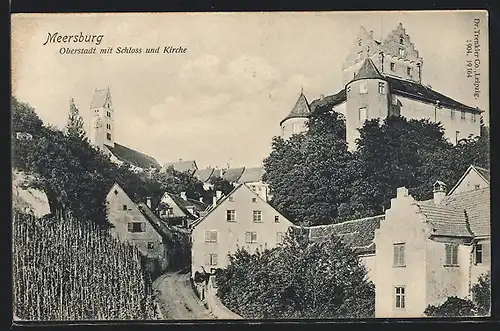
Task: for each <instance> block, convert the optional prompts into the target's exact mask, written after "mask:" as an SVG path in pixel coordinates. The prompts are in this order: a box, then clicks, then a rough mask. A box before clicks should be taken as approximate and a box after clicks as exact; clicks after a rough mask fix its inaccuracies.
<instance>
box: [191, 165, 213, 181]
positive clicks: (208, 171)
mask: <svg viewBox="0 0 500 331" xmlns="http://www.w3.org/2000/svg"><path fill="white" fill-rule="evenodd" d="M213 173H214V169H213V168H205V169H198V170H196V171H195V173H194V177H196V178H197V179H198V180H199V181H200V182H203V183H204V182H208V180H209V179H210V178H211V177H212V174H213Z"/></svg>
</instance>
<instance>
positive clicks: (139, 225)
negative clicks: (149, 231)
mask: <svg viewBox="0 0 500 331" xmlns="http://www.w3.org/2000/svg"><path fill="white" fill-rule="evenodd" d="M145 231H146V223H143V222H129V223H128V232H145Z"/></svg>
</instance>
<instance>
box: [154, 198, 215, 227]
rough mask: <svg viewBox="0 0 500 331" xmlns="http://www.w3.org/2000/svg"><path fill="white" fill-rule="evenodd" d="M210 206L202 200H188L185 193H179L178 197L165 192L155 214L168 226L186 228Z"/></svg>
mask: <svg viewBox="0 0 500 331" xmlns="http://www.w3.org/2000/svg"><path fill="white" fill-rule="evenodd" d="M219 194H220V193H219ZM210 206H211V204H206V203H205V202H203V199H202V198H200V200H199V201H198V200H193V199H190V198H188V197H187V196H186V192H181V194H180V195H176V194H173V193H169V192H165V193H164V194H163V196H162V197H161V199H160V203H159V206H158V211H157V212H158V215H159V217H160V218H161V219H162V220H165V221H166V222H167V223H168V224H169V225H180V226H182V227H185V228H188V227H189V226H190V225H191V223H192V222H193V221H195V220H197V219H198V218H199V217H200V216H201V215H203V212H205V211H206V210H207V209H208V208H209V207H210Z"/></svg>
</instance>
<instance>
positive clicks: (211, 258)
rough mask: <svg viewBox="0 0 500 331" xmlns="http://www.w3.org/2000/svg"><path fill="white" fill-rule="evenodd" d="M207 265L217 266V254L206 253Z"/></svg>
mask: <svg viewBox="0 0 500 331" xmlns="http://www.w3.org/2000/svg"><path fill="white" fill-rule="evenodd" d="M205 265H208V266H216V265H217V254H213V253H211V254H206V255H205Z"/></svg>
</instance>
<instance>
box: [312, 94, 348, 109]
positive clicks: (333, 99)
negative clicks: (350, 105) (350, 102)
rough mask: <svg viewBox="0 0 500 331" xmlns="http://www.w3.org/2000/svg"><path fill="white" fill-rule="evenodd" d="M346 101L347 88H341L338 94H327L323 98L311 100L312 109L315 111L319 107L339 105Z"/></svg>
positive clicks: (329, 107)
mask: <svg viewBox="0 0 500 331" xmlns="http://www.w3.org/2000/svg"><path fill="white" fill-rule="evenodd" d="M345 101H346V94H345V89H342V90H340V91H339V92H337V94H334V95H329V96H326V97H324V98H322V99H316V100H314V101H313V102H311V105H310V108H311V111H315V110H316V109H317V108H320V107H324V106H327V107H328V109H331V108H332V107H334V106H336V105H339V104H341V103H343V102H345Z"/></svg>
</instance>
